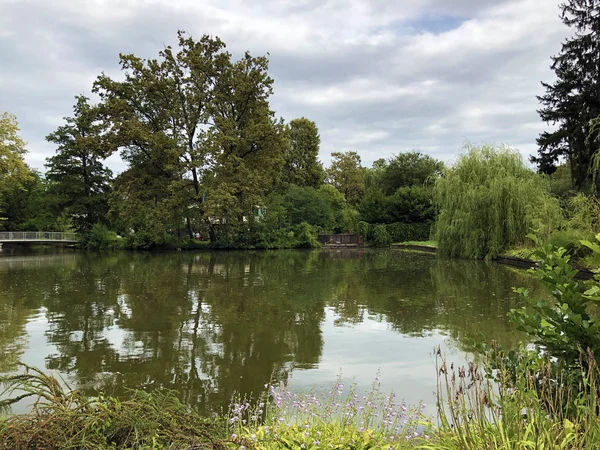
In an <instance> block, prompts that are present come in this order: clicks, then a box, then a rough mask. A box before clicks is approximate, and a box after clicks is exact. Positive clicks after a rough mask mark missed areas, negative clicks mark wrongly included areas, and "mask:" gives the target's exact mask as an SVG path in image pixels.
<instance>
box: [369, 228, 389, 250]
mask: <svg viewBox="0 0 600 450" xmlns="http://www.w3.org/2000/svg"><path fill="white" fill-rule="evenodd" d="M391 243H392V238H391V237H390V235H389V233H388V231H387V228H386V226H385V225H376V226H375V228H373V244H375V246H376V247H389V246H390V244H391Z"/></svg>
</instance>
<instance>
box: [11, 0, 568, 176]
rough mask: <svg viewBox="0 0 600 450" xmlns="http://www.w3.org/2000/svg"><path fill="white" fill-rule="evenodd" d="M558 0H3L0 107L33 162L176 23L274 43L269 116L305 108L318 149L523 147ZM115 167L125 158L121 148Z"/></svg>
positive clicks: (545, 73)
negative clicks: (97, 86)
mask: <svg viewBox="0 0 600 450" xmlns="http://www.w3.org/2000/svg"><path fill="white" fill-rule="evenodd" d="M558 3H559V1H558V0H118V1H117V0H52V1H48V0H0V111H9V112H11V113H13V114H16V115H17V118H18V120H19V123H20V127H21V135H22V137H23V138H24V139H25V140H26V141H27V142H28V150H29V153H28V155H27V156H26V161H27V163H28V164H29V165H30V166H32V167H34V168H36V169H40V170H43V166H44V162H45V159H46V158H47V157H49V156H52V155H53V154H54V151H55V147H54V145H53V144H50V143H47V142H46V141H45V136H46V135H47V134H48V133H51V132H52V131H54V130H55V129H56V127H58V126H60V125H61V124H62V118H63V117H65V116H70V115H71V113H72V107H73V104H74V102H75V100H74V97H75V96H76V95H79V94H86V95H88V96H89V95H91V92H90V91H91V86H92V83H93V82H94V80H95V78H96V77H97V76H98V75H99V74H100V73H101V72H105V73H107V74H108V75H111V76H114V77H119V65H118V63H119V58H118V55H119V53H134V54H136V55H137V56H139V57H142V58H151V57H156V56H158V52H159V50H160V49H162V48H163V47H164V46H165V45H172V44H175V43H176V38H177V30H179V29H182V30H185V31H186V32H187V33H188V34H190V35H191V36H192V37H195V38H200V37H201V36H202V35H203V34H209V35H212V36H218V37H220V38H221V39H222V40H223V41H224V42H225V43H226V44H227V48H228V50H229V51H230V52H232V53H233V54H234V56H241V55H242V54H243V52H244V51H246V50H248V51H250V53H251V54H253V55H255V56H258V55H265V54H267V53H268V54H269V58H270V69H269V73H270V75H271V76H272V78H274V80H275V84H274V90H275V94H274V95H273V97H272V99H271V106H272V109H273V110H274V111H275V112H276V115H277V116H280V117H283V118H284V119H286V120H288V121H289V120H292V119H294V118H297V117H307V118H309V119H311V120H313V121H315V122H316V124H317V126H318V127H319V131H320V135H321V154H320V157H321V160H322V161H323V163H324V164H325V165H328V164H329V161H330V154H331V152H334V151H349V150H353V151H357V152H358V153H359V154H360V156H361V158H362V162H363V165H365V166H370V165H371V164H372V162H373V161H374V160H376V159H379V158H388V157H390V156H392V155H393V154H397V153H400V152H406V151H411V150H417V151H421V152H422V153H426V154H429V155H431V156H433V157H435V158H438V159H441V160H444V161H446V162H449V163H451V162H452V161H453V160H454V159H455V158H456V156H457V155H458V154H459V152H460V150H461V148H463V146H464V144H465V143H466V142H471V143H473V144H481V143H491V144H508V145H510V146H512V147H515V148H518V149H519V150H520V151H521V152H522V153H523V155H524V156H525V157H527V156H528V155H530V154H534V153H535V152H536V151H537V147H536V143H535V140H536V137H537V136H538V134H539V133H540V132H541V131H543V130H544V129H546V125H545V124H544V123H542V122H541V121H540V120H539V116H538V114H537V112H536V109H538V107H539V105H538V101H537V99H536V95H540V94H542V93H543V87H542V86H541V84H540V82H541V81H552V80H553V78H554V74H553V72H552V71H551V70H550V67H549V66H550V56H551V55H554V54H556V53H558V52H559V50H560V45H561V42H562V41H563V40H564V39H565V38H566V37H567V36H568V35H569V34H570V30H569V29H568V28H567V27H566V26H565V25H563V24H562V23H561V21H560V19H559V8H558ZM108 164H109V166H110V167H111V168H112V169H113V170H115V171H116V172H120V171H122V170H123V169H124V164H123V162H122V161H120V159H119V158H118V157H117V156H114V157H111V158H110V160H109V161H108Z"/></svg>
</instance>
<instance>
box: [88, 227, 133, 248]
mask: <svg viewBox="0 0 600 450" xmlns="http://www.w3.org/2000/svg"><path fill="white" fill-rule="evenodd" d="M84 246H85V248H86V249H88V250H116V249H119V248H123V240H122V239H121V238H120V237H119V236H118V235H117V233H115V232H114V231H110V230H109V229H108V228H107V227H106V226H105V225H102V224H100V223H97V224H95V225H94V226H93V227H92V229H91V231H90V232H89V233H87V235H86V236H85V242H84Z"/></svg>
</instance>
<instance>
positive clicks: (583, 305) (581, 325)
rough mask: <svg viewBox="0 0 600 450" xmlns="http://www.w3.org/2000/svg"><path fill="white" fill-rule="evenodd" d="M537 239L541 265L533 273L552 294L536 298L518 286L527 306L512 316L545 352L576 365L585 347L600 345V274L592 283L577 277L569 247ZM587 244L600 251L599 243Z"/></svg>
mask: <svg viewBox="0 0 600 450" xmlns="http://www.w3.org/2000/svg"><path fill="white" fill-rule="evenodd" d="M599 237H600V235H599ZM536 242H537V243H538V245H539V249H538V250H537V251H536V253H535V254H536V256H537V257H538V258H539V267H538V268H537V269H535V270H532V273H534V274H535V275H536V276H537V277H538V278H539V279H540V280H541V281H542V283H543V284H545V285H546V286H547V287H548V292H549V293H550V294H551V295H550V296H549V297H546V298H532V297H530V296H529V291H528V290H527V289H524V288H520V289H516V292H518V293H519V295H520V297H521V300H522V301H523V302H524V304H525V306H523V307H522V308H520V309H513V310H511V312H510V315H511V318H512V320H513V321H514V322H516V323H517V325H518V327H519V330H521V331H524V332H526V333H527V334H528V335H529V336H530V337H531V338H532V339H533V340H534V342H535V343H536V344H537V345H538V346H540V348H542V349H543V351H544V353H546V354H547V355H548V356H550V357H552V358H556V361H557V362H558V364H560V365H562V366H564V367H567V368H572V367H576V366H577V365H578V363H579V358H580V354H581V351H582V349H583V350H587V349H592V350H595V349H599V348H600V320H599V317H598V315H597V312H596V306H597V300H598V299H600V297H599V293H600V288H599V287H598V275H596V280H595V281H594V282H591V283H587V282H584V281H580V280H577V279H576V278H575V275H576V274H577V270H575V269H574V268H573V266H572V264H571V256H570V255H569V254H568V252H567V250H566V249H564V248H558V249H557V248H555V247H554V246H552V244H544V243H543V242H542V241H541V240H537V241H536ZM583 244H584V245H586V246H587V247H590V248H591V249H593V251H594V253H595V254H600V247H599V246H598V245H597V244H592V243H590V242H586V241H584V242H583Z"/></svg>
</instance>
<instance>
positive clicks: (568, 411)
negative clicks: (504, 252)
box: [0, 235, 600, 450]
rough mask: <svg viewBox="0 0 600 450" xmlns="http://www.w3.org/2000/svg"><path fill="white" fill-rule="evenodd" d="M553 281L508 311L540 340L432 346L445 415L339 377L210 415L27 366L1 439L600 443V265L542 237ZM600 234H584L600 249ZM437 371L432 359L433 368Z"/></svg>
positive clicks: (227, 444)
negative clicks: (94, 391) (583, 275)
mask: <svg viewBox="0 0 600 450" xmlns="http://www.w3.org/2000/svg"><path fill="white" fill-rule="evenodd" d="M536 239H537V241H536V253H537V256H538V259H539V262H540V264H539V268H538V269H536V270H535V271H533V273H534V274H535V275H536V276H537V277H539V278H540V280H541V281H542V282H543V283H544V284H546V286H547V287H548V292H549V293H550V294H551V295H550V296H549V297H543V298H537V297H533V296H530V293H529V292H528V291H526V290H523V289H517V293H518V294H519V295H520V296H521V298H522V304H523V306H522V307H521V308H517V309H513V310H512V312H511V317H512V319H513V321H514V322H515V323H516V324H517V325H518V326H519V328H520V329H521V330H522V331H524V332H525V333H527V334H528V335H529V336H530V338H531V340H532V342H533V343H534V344H535V348H534V349H525V348H521V349H517V350H511V351H505V350H503V349H502V348H501V347H500V346H499V345H498V344H496V343H494V342H492V343H490V345H481V348H480V355H481V356H480V359H479V362H472V363H470V364H468V365H467V366H465V367H459V366H455V365H454V364H452V363H451V362H449V361H446V360H445V358H444V356H443V355H442V354H441V351H440V350H439V349H436V350H435V356H436V360H437V365H436V368H435V373H436V374H437V376H438V389H437V391H438V396H437V404H436V407H437V416H438V417H437V420H436V418H429V417H426V416H425V415H424V408H425V405H424V404H420V405H416V406H414V407H411V406H410V405H406V404H405V403H404V402H403V401H402V400H400V399H398V398H396V396H395V394H393V393H390V394H385V393H383V392H381V388H380V383H379V379H376V380H375V383H374V384H373V386H372V387H371V389H370V390H369V391H368V392H359V391H358V390H357V388H356V386H355V385H352V384H351V385H349V386H345V385H344V383H343V381H342V380H341V379H340V380H339V381H338V383H337V384H336V385H335V386H333V388H332V389H331V390H329V391H328V392H308V393H304V394H298V393H293V392H291V391H289V390H288V389H287V388H286V387H285V386H277V385H270V384H267V385H265V391H264V392H263V393H262V394H260V393H259V395H258V397H255V398H253V399H247V400H245V399H234V401H233V402H232V405H231V407H230V409H229V411H225V412H223V413H221V414H218V415H217V416H215V417H213V418H207V417H202V416H200V415H198V414H197V413H196V412H194V411H193V410H191V409H190V408H189V407H187V406H185V405H183V404H182V403H181V402H180V401H179V400H178V399H177V397H176V394H177V393H175V392H162V391H154V392H150V393H148V392H142V391H132V392H130V393H129V394H128V395H126V396H125V398H119V399H117V398H113V397H110V396H105V395H99V396H97V397H94V398H89V397H87V396H85V395H84V394H83V393H81V392H79V391H70V390H68V389H66V388H65V387H64V384H63V383H61V382H59V381H57V380H56V379H54V378H52V377H49V376H47V375H45V374H44V373H43V372H41V371H39V370H37V369H32V368H26V371H25V372H24V373H22V374H20V375H14V376H12V377H5V378H4V379H3V380H2V383H3V385H4V387H5V390H4V392H3V393H2V395H1V396H0V398H2V399H4V400H2V402H1V403H0V406H2V407H4V408H8V407H10V406H11V405H12V404H13V403H15V402H18V401H27V400H28V399H33V400H35V403H34V404H33V406H32V409H31V411H30V412H29V413H27V414H23V415H13V416H7V417H6V418H4V419H2V420H1V421H0V446H2V447H1V448H11V449H26V448H27V449H28V448H47V449H59V448H77V449H87V448H90V449H91V448H106V449H110V448H130V449H149V448H154V449H192V448H214V449H227V448H240V449H242V448H247V449H252V448H254V449H278V448H315V449H318V448H337V449H343V448H355V449H388V448H391V449H411V448H420V449H432V450H433V449H457V450H458V449H473V450H475V449H490V450H492V449H530V448H548V449H551V448H561V449H586V448H597V447H598V446H599V445H600V421H599V420H598V407H599V405H598V400H599V399H598V395H599V393H600V381H599V380H600V370H599V369H598V357H597V355H596V354H595V353H594V349H597V348H598V347H599V345H600V321H599V320H598V313H597V308H596V302H597V300H598V298H600V275H597V277H596V279H594V280H590V281H580V280H577V279H576V278H575V275H576V272H577V271H576V270H575V269H574V268H573V266H572V263H571V257H570V255H569V254H568V252H567V251H566V250H565V249H564V248H558V249H557V248H555V247H553V246H552V244H547V243H546V242H543V241H542V240H540V239H539V238H536ZM599 243H600V235H599V236H598V238H597V240H596V241H595V242H590V241H584V242H582V245H583V246H585V247H587V248H589V249H590V251H591V254H592V255H593V256H595V257H598V256H600V245H599ZM432 373H433V368H432Z"/></svg>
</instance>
